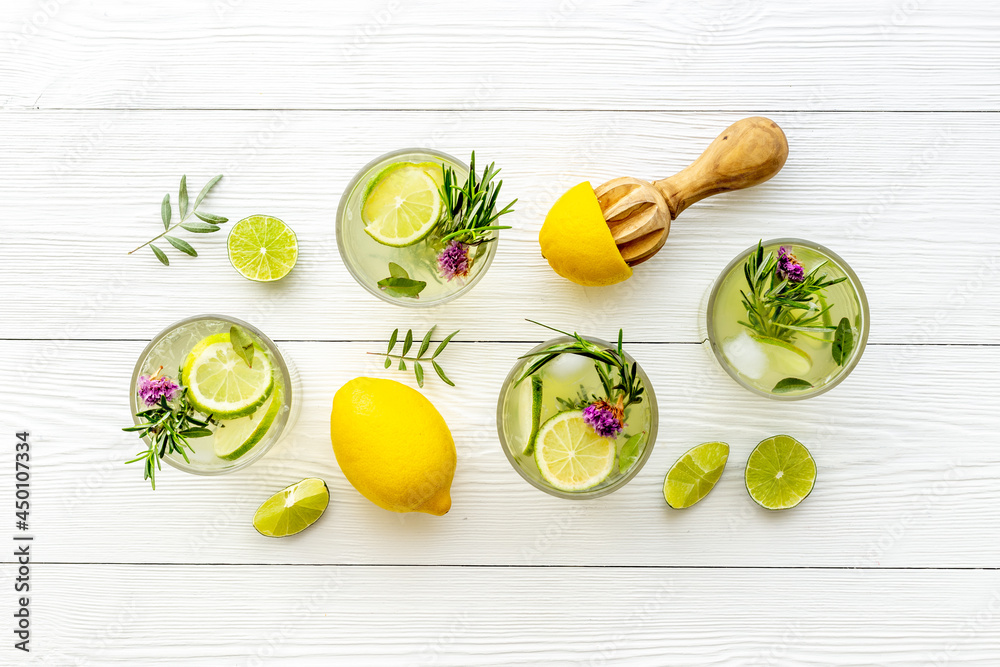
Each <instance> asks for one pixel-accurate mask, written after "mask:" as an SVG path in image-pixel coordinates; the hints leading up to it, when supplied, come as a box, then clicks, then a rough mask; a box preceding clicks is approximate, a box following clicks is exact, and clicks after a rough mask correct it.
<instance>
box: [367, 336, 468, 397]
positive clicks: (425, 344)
mask: <svg viewBox="0 0 1000 667" xmlns="http://www.w3.org/2000/svg"><path fill="white" fill-rule="evenodd" d="M436 328H437V325H434V326H432V327H431V328H430V330H429V331H428V332H427V333H426V334H425V335H424V338H423V340H421V341H420V347H419V348H417V354H416V355H415V356H407V355H408V354H409V352H410V350H411V349H412V348H413V329H407V331H406V336H405V337H404V338H403V347H402V350H401V351H400V353H399V354H392V351H393V349H394V348H395V347H396V343H398V342H399V329H396V330H395V331H393V332H392V335H391V336H390V337H389V346H388V348H386V351H385V352H384V353H383V352H369V353H368V354H375V355H379V356H384V357H385V367H386V368H389V367H391V366H392V364H393V362H394V360H398V361H399V365H398V366H397V370H401V371H405V370H406V362H410V363H412V364H413V374H414V375H415V376H416V378H417V386H418V387H423V386H424V367H423V365H422V364H421V363H420V362H421V361H422V362H424V363H427V362H428V361H429V362H431V366H432V367H433V368H434V372H435V373H437V375H438V377H439V378H441V380H442V381H444V383H445V384H447V385H450V386H452V387H454V386H455V383H454V382H452V381H451V380H450V379H448V376H447V375H445V372H444V369H443V368H441V364H439V363H438V362H437V358H438V356H439V355H440V354H441V353H442V352H444V350H445V348H446V347H448V343H450V342H451V339H452V338H454V337H455V334H457V333H458V331H452V332H451V333H450V334H448V336H447V337H446V338H445V339H444V340H442V341H441V342H440V343H438V346H437V347H436V348H434V352H433V353H431V355H430V356H426V355H427V352H428V350H430V346H431V336H432V335H433V334H434V330H435V329H436Z"/></svg>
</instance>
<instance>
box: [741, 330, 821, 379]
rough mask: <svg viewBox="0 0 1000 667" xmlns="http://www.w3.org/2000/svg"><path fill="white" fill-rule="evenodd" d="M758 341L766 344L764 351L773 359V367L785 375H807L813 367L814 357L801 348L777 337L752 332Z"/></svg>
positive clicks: (752, 335)
mask: <svg viewBox="0 0 1000 667" xmlns="http://www.w3.org/2000/svg"><path fill="white" fill-rule="evenodd" d="M750 335H751V337H752V338H753V339H754V340H755V341H757V342H758V343H760V344H762V345H765V346H766V347H764V353H765V354H766V355H767V357H768V359H769V360H770V361H771V365H772V368H773V369H774V370H776V371H778V372H779V373H782V374H783V375H805V374H806V373H808V372H809V369H810V368H812V357H810V356H809V354H808V353H807V352H806V351H805V350H802V349H799V348H797V347H795V346H794V345H792V344H791V343H787V342H785V341H783V340H778V339H777V338H771V337H770V336H758V335H757V334H750Z"/></svg>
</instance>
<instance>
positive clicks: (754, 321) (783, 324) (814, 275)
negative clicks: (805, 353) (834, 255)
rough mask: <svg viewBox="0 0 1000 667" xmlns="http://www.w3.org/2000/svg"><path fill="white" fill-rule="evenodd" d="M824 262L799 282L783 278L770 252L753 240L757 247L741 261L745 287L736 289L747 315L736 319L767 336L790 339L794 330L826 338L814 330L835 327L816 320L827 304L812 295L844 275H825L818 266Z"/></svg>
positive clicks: (823, 330)
mask: <svg viewBox="0 0 1000 667" xmlns="http://www.w3.org/2000/svg"><path fill="white" fill-rule="evenodd" d="M825 265H826V262H825V261H824V262H822V263H820V264H819V265H818V266H816V267H815V268H814V269H813V270H812V271H810V272H809V273H808V274H805V277H804V278H803V280H802V281H801V282H793V281H790V280H788V279H783V278H782V277H781V276H780V275H779V272H778V271H777V268H778V259H777V257H776V256H775V254H774V253H768V254H767V255H766V256H765V255H764V247H763V245H762V244H761V242H758V243H757V251H756V252H754V253H751V255H750V257H749V258H748V259H747V261H746V263H745V264H744V265H743V273H744V276H745V278H746V282H747V286H748V288H749V289H748V291H747V292H744V291H743V290H740V294H742V295H743V299H742V301H743V306H744V308H746V311H747V319H746V320H745V321H744V320H740V321H739V323H740V324H742V325H743V326H745V327H747V328H748V329H750V330H751V331H754V332H755V333H757V334H759V335H761V336H767V337H770V338H776V339H778V340H782V341H790V340H791V339H792V337H794V336H795V335H796V334H797V333H801V334H802V335H805V336H808V337H810V338H815V339H817V340H826V339H825V338H824V337H823V336H820V335H817V334H824V335H825V334H826V333H827V332H829V331H835V330H836V327H833V326H828V325H825V324H817V322H818V321H819V320H820V319H822V318H824V316H825V317H829V315H828V313H829V311H830V308H832V307H833V304H831V305H828V306H826V305H824V306H823V307H818V306H817V303H816V298H817V297H818V296H820V295H821V293H822V292H823V290H825V289H827V288H828V287H831V286H833V285H836V284H837V283H840V282H843V281H844V280H846V279H847V278H846V277H841V278H834V279H829V278H827V275H826V274H825V273H824V274H820V273H819V270H820V269H821V268H823V266H825Z"/></svg>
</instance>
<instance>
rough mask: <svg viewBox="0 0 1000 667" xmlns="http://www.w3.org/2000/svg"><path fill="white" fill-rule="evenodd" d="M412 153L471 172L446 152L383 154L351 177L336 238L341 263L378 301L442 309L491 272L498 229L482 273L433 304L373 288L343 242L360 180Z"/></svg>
mask: <svg viewBox="0 0 1000 667" xmlns="http://www.w3.org/2000/svg"><path fill="white" fill-rule="evenodd" d="M413 153H423V154H425V155H431V156H434V157H437V158H440V159H441V160H444V161H449V162H454V163H455V164H458V165H461V166H462V168H463V169H465V170H466V171H469V165H468V164H466V163H465V162H464V161H462V160H459V159H458V158H456V157H455V156H454V155H450V154H449V153H445V152H444V151H439V150H437V149H434V148H400V149H397V150H394V151H389V152H388V153H385V154H383V155H380V156H378V157H377V158H375V159H374V160H371V161H370V162H368V164H366V165H365V166H364V167H362V168H361V169H360V170H358V172H357V173H356V174H354V177H353V178H351V180H350V182H349V183H348V184H347V187H346V188H344V192H343V193H342V194H341V195H340V203H339V204H338V205H337V220H336V224H335V226H334V232H335V234H336V238H337V251H338V252H339V253H340V261H341V262H342V263H343V265H344V266H346V267H347V272H348V273H350V274H351V277H352V278H354V282H356V283H358V284H359V285H360V286H361V287H363V288H364V289H365V290H367V291H368V292H369V293H370V294H373V295H375V296H377V297H378V298H379V299H381V300H383V301H385V302H387V303H391V304H395V305H397V306H403V307H404V308H431V307H433V306H440V305H442V304H445V303H448V302H449V301H453V300H455V299H457V298H458V297H460V296H462V295H463V294H465V293H466V292H468V291H469V290H471V289H472V288H473V287H475V286H476V284H477V283H478V282H479V281H480V280H482V278H483V276H484V275H486V272H487V271H489V269H490V266H491V265H492V264H493V257H494V256H495V255H496V254H497V245H499V244H500V231H499V230H497V231H495V232H494V234H495V235H496V240H495V241H492V242H490V243H487V244H486V245H487V248H486V255H485V256H484V257H482V258H477V259H479V261H480V262H483V266H482V267H481V268H480V269H479V271H478V272H476V274H475V275H474V276H472V277H471V278H470V279H469V280H468V281H467V282H466V283H465V284H464V285H462V286H461V287H460V288H458V289H457V290H455V291H454V292H450V293H449V294H446V295H445V296H443V297H441V298H440V299H436V300H434V301H421V300H420V299H408V298H398V297H392V296H389V295H388V294H386V293H385V292H383V291H382V290H380V289H378V287H377V286H374V285H370V284H369V283H368V280H367V279H366V277H365V276H362V275H361V274H360V271H358V270H357V269H356V268H355V267H354V265H353V264H352V262H351V260H350V259H349V258H348V255H347V251H346V250H345V249H344V245H345V244H344V243H342V242H341V241H342V238H343V236H344V235H346V232H342V229H343V228H344V227H345V225H346V222H345V213H346V210H347V200H348V199H349V198H350V196H351V193H352V192H354V190H355V188H357V186H358V184H359V183H360V182H361V179H362V178H364V177H365V175H367V174H368V173H369V172H370V171H371V170H372V169H374V168H375V167H376V166H377V165H378V164H379V163H381V162H384V161H386V160H388V159H391V158H394V157H399V156H401V155H411V154H413Z"/></svg>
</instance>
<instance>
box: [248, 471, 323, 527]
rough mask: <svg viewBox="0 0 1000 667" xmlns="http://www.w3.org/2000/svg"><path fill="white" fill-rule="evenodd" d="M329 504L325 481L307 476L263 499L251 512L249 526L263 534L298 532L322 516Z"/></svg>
mask: <svg viewBox="0 0 1000 667" xmlns="http://www.w3.org/2000/svg"><path fill="white" fill-rule="evenodd" d="M329 504H330V490H329V489H328V488H327V486H326V482H324V481H323V480H321V479H320V478H318V477H307V478H306V479H304V480H302V481H301V482H297V483H295V484H292V485H291V486H289V487H287V488H285V489H282V490H281V491H278V492H277V493H276V494H274V495H273V496H271V497H270V498H268V499H267V500H265V501H264V503H263V504H262V505H261V506H260V507H258V508H257V511H256V512H255V513H254V515H253V527H254V528H256V529H257V532H258V533H260V534H261V535H264V536H266V537H287V536H288V535H294V534H296V533H301V532H302V531H303V530H305V529H306V528H308V527H309V526H311V525H313V524H314V523H316V520H317V519H319V518H320V517H321V516H323V512H325V511H326V508H327V506H328V505H329Z"/></svg>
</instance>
